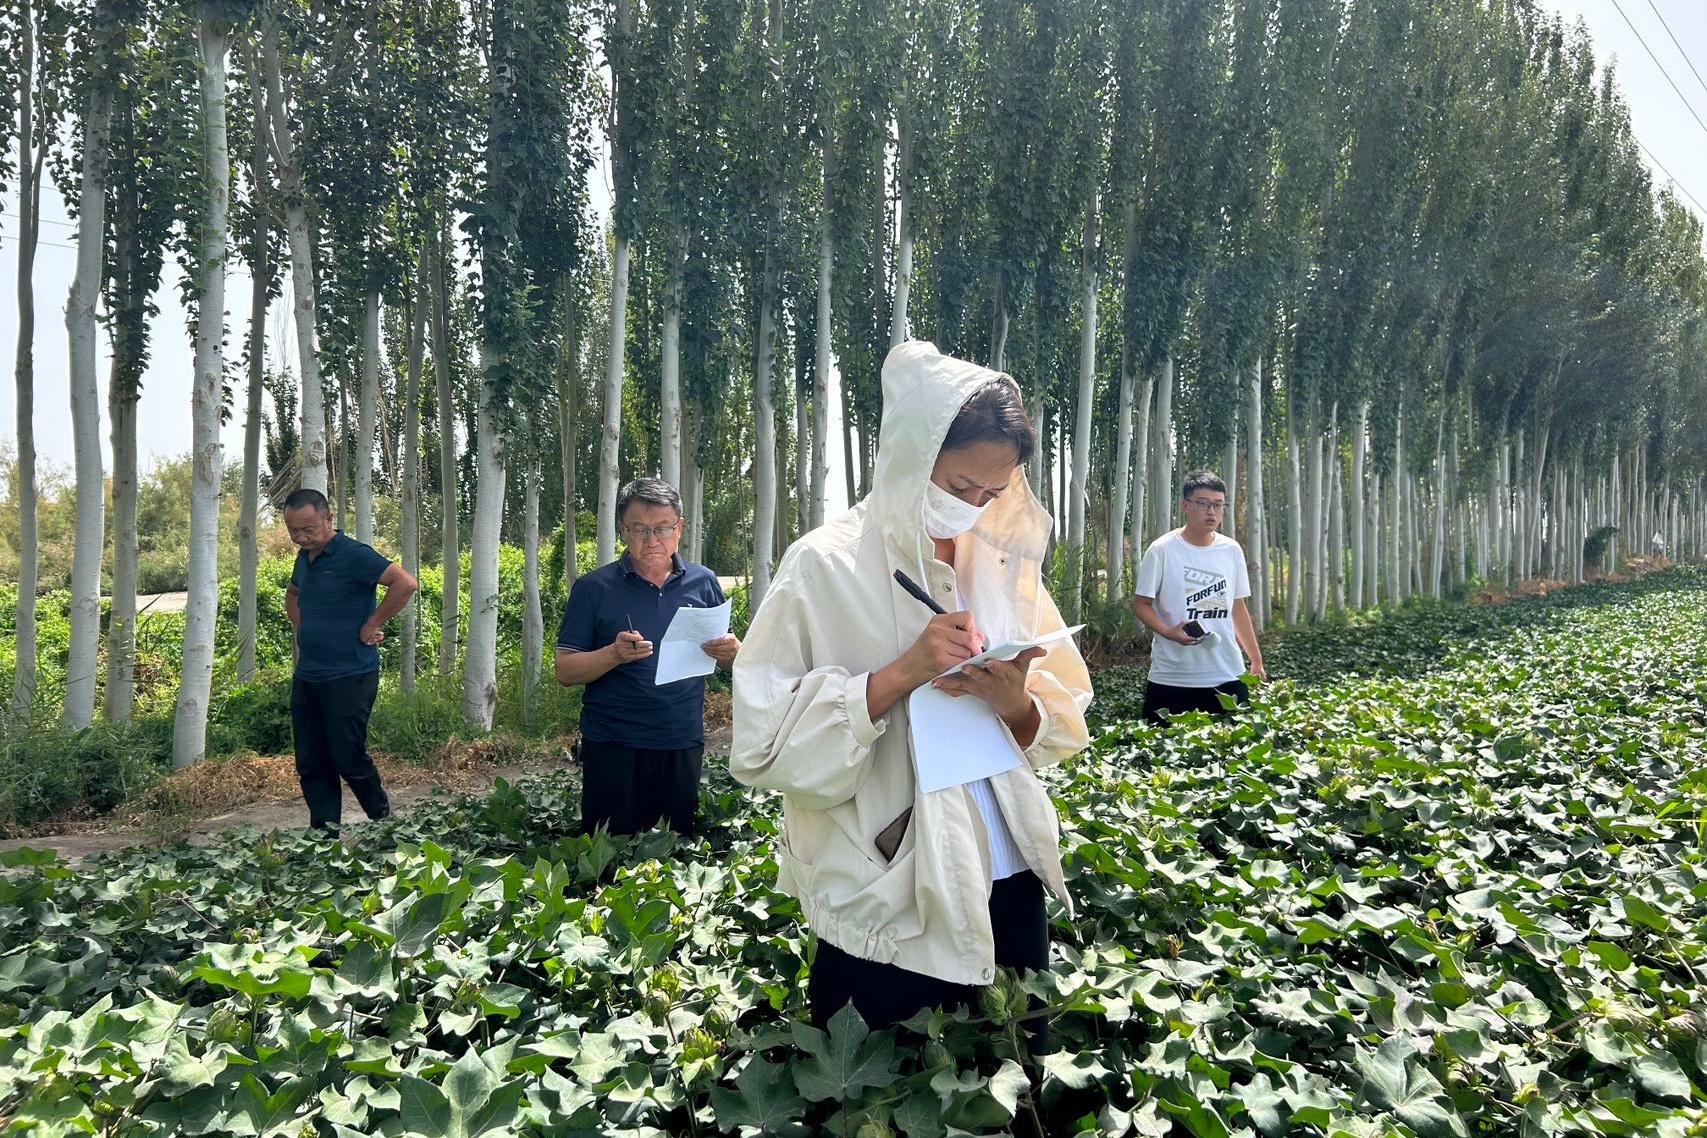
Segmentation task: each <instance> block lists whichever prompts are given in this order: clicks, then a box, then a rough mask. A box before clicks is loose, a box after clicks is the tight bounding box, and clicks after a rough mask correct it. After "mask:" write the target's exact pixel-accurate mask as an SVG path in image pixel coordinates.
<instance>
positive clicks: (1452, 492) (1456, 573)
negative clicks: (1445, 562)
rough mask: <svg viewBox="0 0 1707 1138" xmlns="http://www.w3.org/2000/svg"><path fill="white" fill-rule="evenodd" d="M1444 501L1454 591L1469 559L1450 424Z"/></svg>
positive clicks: (1455, 439)
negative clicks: (1448, 521) (1449, 517)
mask: <svg viewBox="0 0 1707 1138" xmlns="http://www.w3.org/2000/svg"><path fill="white" fill-rule="evenodd" d="M1447 456H1448V457H1447V461H1448V463H1449V464H1450V465H1449V466H1448V467H1447V474H1446V501H1447V503H1448V505H1449V507H1450V509H1451V510H1452V566H1451V570H1452V571H1451V574H1450V583H1451V586H1452V588H1453V590H1454V591H1456V590H1458V589H1461V588H1463V586H1464V571H1465V570H1464V566H1465V562H1466V561H1467V560H1468V559H1469V558H1468V556H1467V555H1468V553H1469V550H1467V549H1466V548H1465V542H1466V541H1468V540H1469V529H1470V526H1469V518H1468V516H1467V515H1466V513H1465V505H1464V501H1463V499H1464V495H1463V491H1462V489H1461V488H1462V486H1463V485H1464V477H1463V470H1464V468H1463V465H1462V463H1461V461H1460V457H1459V448H1458V423H1457V420H1454V421H1453V424H1452V444H1451V446H1450V447H1449V448H1448V449H1447Z"/></svg>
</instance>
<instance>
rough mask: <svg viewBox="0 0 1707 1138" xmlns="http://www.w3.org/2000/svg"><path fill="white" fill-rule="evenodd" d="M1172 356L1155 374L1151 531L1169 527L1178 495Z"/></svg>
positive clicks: (1170, 526) (1163, 362)
mask: <svg viewBox="0 0 1707 1138" xmlns="http://www.w3.org/2000/svg"><path fill="white" fill-rule="evenodd" d="M1173 415H1174V358H1173V357H1172V356H1169V357H1168V358H1167V359H1165V360H1163V361H1162V370H1161V374H1160V375H1159V376H1157V378H1156V412H1155V420H1156V421H1155V424H1154V429H1155V433H1156V440H1155V446H1156V480H1155V482H1154V484H1153V485H1152V488H1151V492H1150V501H1151V505H1152V512H1153V513H1154V521H1153V522H1152V524H1151V526H1150V532H1151V533H1153V534H1158V535H1159V534H1162V533H1164V532H1166V531H1167V530H1168V529H1170V528H1172V526H1173V520H1174V502H1175V501H1176V500H1177V499H1178V497H1179V495H1178V494H1177V493H1175V489H1176V488H1175V486H1174V418H1173Z"/></svg>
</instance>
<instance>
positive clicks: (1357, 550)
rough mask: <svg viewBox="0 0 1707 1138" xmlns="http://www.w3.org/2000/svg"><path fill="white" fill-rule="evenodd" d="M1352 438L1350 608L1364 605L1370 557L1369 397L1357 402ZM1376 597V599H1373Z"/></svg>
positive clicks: (1358, 607)
mask: <svg viewBox="0 0 1707 1138" xmlns="http://www.w3.org/2000/svg"><path fill="white" fill-rule="evenodd" d="M1353 429H1354V430H1355V432H1356V433H1355V434H1353V435H1352V438H1351V479H1350V482H1349V484H1348V485H1349V488H1350V490H1351V518H1350V521H1351V566H1352V573H1351V607H1352V608H1353V609H1361V608H1363V577H1364V559H1365V558H1366V557H1367V556H1368V549H1369V547H1368V544H1367V541H1368V535H1369V519H1368V517H1367V516H1366V515H1365V514H1364V510H1363V487H1364V479H1365V478H1366V477H1367V475H1366V473H1365V472H1366V470H1367V469H1368V464H1369V400H1367V399H1365V400H1363V401H1362V402H1361V403H1359V404H1358V405H1357V425H1356V427H1354V428H1353ZM1371 599H1372V600H1373V598H1371Z"/></svg>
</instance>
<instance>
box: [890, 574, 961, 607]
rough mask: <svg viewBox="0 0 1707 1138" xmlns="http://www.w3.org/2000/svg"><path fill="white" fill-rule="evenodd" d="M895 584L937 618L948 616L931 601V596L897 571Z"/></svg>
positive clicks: (915, 582) (916, 583) (905, 575)
mask: <svg viewBox="0 0 1707 1138" xmlns="http://www.w3.org/2000/svg"><path fill="white" fill-rule="evenodd" d="M895 583H896V584H897V585H900V586H901V587H902V588H903V589H905V590H907V592H908V593H910V594H911V595H912V597H913V599H914V600H916V601H919V602H921V603H922V604H924V605H926V606H927V607H929V608H930V610H931V611H932V612H934V613H936V614H937V615H938V616H946V615H947V614H948V610H947V609H945V608H943V607H942V606H941V605H939V604H937V603H936V601H935V600H933V599H932V597H931V595H930V594H929V593H927V592H925V590H924V589H923V588H921V587H920V585H919V583H918V582H917V581H915V580H913V579H912V578H911V577H909V576H907V574H905V573H903V572H902V571H901V570H899V569H897V570H895Z"/></svg>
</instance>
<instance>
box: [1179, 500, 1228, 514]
mask: <svg viewBox="0 0 1707 1138" xmlns="http://www.w3.org/2000/svg"><path fill="white" fill-rule="evenodd" d="M1185 501H1186V505H1188V506H1196V507H1197V508H1198V509H1200V510H1202V511H1203V512H1204V513H1206V514H1212V513H1216V512H1223V513H1224V512H1225V511H1226V509H1227V501H1226V499H1222V500H1221V501H1219V502H1213V501H1210V500H1209V499H1207V498H1187V499H1186V500H1185Z"/></svg>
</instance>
